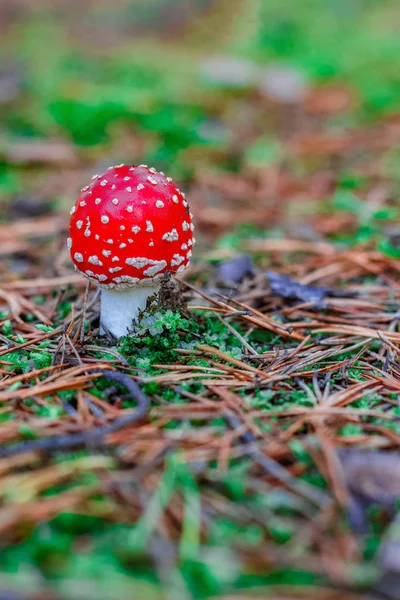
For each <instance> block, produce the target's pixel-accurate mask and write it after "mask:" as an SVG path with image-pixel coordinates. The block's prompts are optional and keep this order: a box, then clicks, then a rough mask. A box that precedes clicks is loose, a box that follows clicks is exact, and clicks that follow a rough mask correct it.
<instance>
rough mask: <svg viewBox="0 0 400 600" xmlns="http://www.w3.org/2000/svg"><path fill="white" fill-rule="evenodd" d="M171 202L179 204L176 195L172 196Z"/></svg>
mask: <svg viewBox="0 0 400 600" xmlns="http://www.w3.org/2000/svg"><path fill="white" fill-rule="evenodd" d="M172 200H173V201H174V202H175V204H178V202H179V198H178V196H177V195H176V194H174V195H173V196H172Z"/></svg>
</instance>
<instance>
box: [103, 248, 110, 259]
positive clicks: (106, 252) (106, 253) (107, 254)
mask: <svg viewBox="0 0 400 600" xmlns="http://www.w3.org/2000/svg"><path fill="white" fill-rule="evenodd" d="M101 253H102V255H103V256H105V257H106V258H107V257H108V256H110V254H111V250H102V251H101Z"/></svg>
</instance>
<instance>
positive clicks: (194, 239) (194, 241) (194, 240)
mask: <svg viewBox="0 0 400 600" xmlns="http://www.w3.org/2000/svg"><path fill="white" fill-rule="evenodd" d="M192 240H193V246H194V245H195V243H196V238H192Z"/></svg>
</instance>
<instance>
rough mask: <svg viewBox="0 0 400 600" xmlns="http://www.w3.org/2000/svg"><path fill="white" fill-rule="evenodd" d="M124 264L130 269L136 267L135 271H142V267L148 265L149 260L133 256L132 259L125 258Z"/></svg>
mask: <svg viewBox="0 0 400 600" xmlns="http://www.w3.org/2000/svg"><path fill="white" fill-rule="evenodd" d="M125 262H126V264H127V265H129V266H131V267H136V269H143V267H145V266H146V265H148V264H149V263H150V259H148V258H145V257H144V256H134V257H132V258H127V259H126V260H125Z"/></svg>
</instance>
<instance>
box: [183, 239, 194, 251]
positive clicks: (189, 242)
mask: <svg viewBox="0 0 400 600" xmlns="http://www.w3.org/2000/svg"><path fill="white" fill-rule="evenodd" d="M185 245H186V244H185ZM187 245H188V246H192V240H189V241H188V243H187ZM182 250H186V248H184V247H183V246H182Z"/></svg>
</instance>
